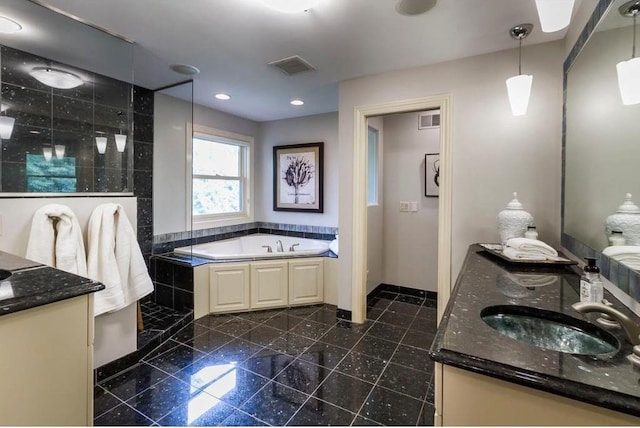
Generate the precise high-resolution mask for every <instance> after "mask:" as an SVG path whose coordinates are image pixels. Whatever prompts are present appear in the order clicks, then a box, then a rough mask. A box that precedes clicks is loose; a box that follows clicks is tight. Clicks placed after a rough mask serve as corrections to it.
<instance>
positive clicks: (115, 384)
mask: <svg viewBox="0 0 640 428" xmlns="http://www.w3.org/2000/svg"><path fill="white" fill-rule="evenodd" d="M435 329H436V308H435V301H433V300H429V299H424V298H420V297H414V296H408V295H404V294H397V293H391V292H387V291H383V292H380V293H378V294H377V296H376V298H374V299H371V300H370V301H369V305H368V320H367V321H366V323H365V324H352V323H350V322H348V321H343V320H337V319H336V308H335V307H334V306H331V305H317V306H307V307H297V308H289V309H279V310H269V311H260V312H249V313H242V314H235V315H217V316H207V317H205V318H201V319H199V320H196V321H194V322H191V323H189V324H188V325H187V326H185V327H184V328H183V329H182V330H181V331H179V332H178V333H176V334H175V335H173V336H172V337H171V338H170V339H169V340H168V341H166V342H164V343H163V344H162V345H161V346H160V347H159V348H157V349H156V350H154V351H153V352H152V353H151V354H149V355H148V356H146V357H144V358H143V360H142V361H141V362H140V363H139V364H138V365H136V366H134V367H132V368H130V369H129V370H127V371H125V372H122V373H119V374H117V375H115V376H113V377H111V378H109V379H105V380H104V381H101V382H100V383H99V384H98V385H96V387H95V390H94V392H95V394H94V407H95V409H94V414H95V420H94V422H95V425H147V426H149V425H173V426H185V425H200V426H203V425H221V426H265V425H274V426H284V425H307V426H308V425H343V426H347V425H374V426H375V425H433V411H434V409H433V388H432V385H433V362H432V361H431V360H430V359H429V358H428V355H427V350H428V348H429V346H430V345H431V342H432V341H433V337H434V334H435Z"/></svg>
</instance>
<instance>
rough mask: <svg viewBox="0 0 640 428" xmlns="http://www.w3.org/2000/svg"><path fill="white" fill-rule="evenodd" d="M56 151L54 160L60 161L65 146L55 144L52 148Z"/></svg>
mask: <svg viewBox="0 0 640 428" xmlns="http://www.w3.org/2000/svg"><path fill="white" fill-rule="evenodd" d="M53 148H54V149H55V151H56V159H62V158H63V157H64V151H65V148H66V147H65V146H64V145H62V144H56V145H55V146H53Z"/></svg>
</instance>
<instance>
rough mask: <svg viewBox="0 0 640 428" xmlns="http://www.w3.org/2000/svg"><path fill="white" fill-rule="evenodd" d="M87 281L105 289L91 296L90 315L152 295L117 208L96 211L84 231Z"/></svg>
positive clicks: (130, 232)
mask: <svg viewBox="0 0 640 428" xmlns="http://www.w3.org/2000/svg"><path fill="white" fill-rule="evenodd" d="M87 241H88V242H87V245H88V248H89V250H88V259H87V268H88V274H89V277H90V278H92V279H95V280H96V281H100V282H102V283H103V284H104V285H105V287H106V288H105V289H104V290H102V291H99V292H97V293H96V294H95V300H94V315H100V314H103V313H105V312H114V311H117V310H119V309H122V308H124V307H125V306H128V305H130V304H131V303H133V302H135V301H137V300H139V299H140V298H142V297H144V296H146V295H147V294H149V293H151V292H152V291H153V282H152V281H151V278H150V277H149V273H148V272H147V266H146V264H145V263H144V258H143V257H142V252H141V251H140V247H139V246H138V241H137V239H136V235H135V233H134V232H133V228H132V227H131V223H129V219H128V218H127V215H126V214H125V212H124V209H123V208H122V206H121V205H119V204H103V205H100V206H98V207H96V208H95V209H94V210H93V213H92V214H91V218H90V219H89V229H88V239H87Z"/></svg>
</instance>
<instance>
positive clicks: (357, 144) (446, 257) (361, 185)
mask: <svg viewBox="0 0 640 428" xmlns="http://www.w3.org/2000/svg"><path fill="white" fill-rule="evenodd" d="M434 109H440V192H439V194H440V197H439V198H438V322H439V320H440V318H441V317H442V313H443V312H444V308H445V306H446V304H447V301H448V300H449V295H450V293H451V213H452V211H451V206H452V199H453V187H452V181H453V174H452V166H453V147H452V146H453V140H452V127H453V121H452V112H453V107H452V97H451V95H450V94H443V95H434V96H430V97H423V98H415V99H410V100H403V101H395V102H389V103H381V104H374V105H366V106H358V107H355V109H354V120H355V123H354V143H353V167H354V172H353V200H352V204H353V207H352V223H351V224H352V227H353V236H352V247H351V260H352V271H351V292H352V295H351V299H352V300H351V301H352V318H351V319H352V321H353V322H357V323H362V322H364V321H365V319H366V316H367V274H366V272H367V118H369V117H373V116H381V115H386V114H398V113H408V112H413V111H423V110H434ZM416 126H417V125H416Z"/></svg>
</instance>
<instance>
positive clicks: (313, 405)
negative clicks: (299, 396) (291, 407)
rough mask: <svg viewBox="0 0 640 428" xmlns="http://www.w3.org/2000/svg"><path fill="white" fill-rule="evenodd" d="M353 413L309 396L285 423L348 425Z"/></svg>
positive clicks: (353, 415)
mask: <svg viewBox="0 0 640 428" xmlns="http://www.w3.org/2000/svg"><path fill="white" fill-rule="evenodd" d="M355 416H356V415H355V414H353V413H351V412H348V411H346V410H344V409H340V408H338V407H336V406H333V405H331V404H329V403H326V402H324V401H321V400H317V399H315V398H313V397H312V398H310V399H309V400H308V401H307V402H306V403H304V405H303V406H302V407H300V409H299V410H298V412H297V413H296V414H295V416H293V418H291V420H290V421H289V422H288V423H287V426H336V425H337V426H348V425H350V424H351V421H353V419H354V418H355Z"/></svg>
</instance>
